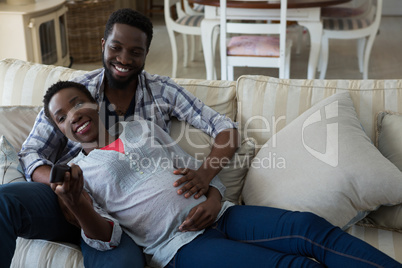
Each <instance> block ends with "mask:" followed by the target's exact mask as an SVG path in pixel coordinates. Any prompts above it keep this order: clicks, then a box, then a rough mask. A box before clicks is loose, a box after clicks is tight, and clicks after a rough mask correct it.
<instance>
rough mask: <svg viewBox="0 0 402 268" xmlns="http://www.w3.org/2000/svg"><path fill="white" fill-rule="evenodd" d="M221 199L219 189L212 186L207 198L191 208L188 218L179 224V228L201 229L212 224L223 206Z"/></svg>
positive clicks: (184, 230) (187, 229) (188, 229)
mask: <svg viewBox="0 0 402 268" xmlns="http://www.w3.org/2000/svg"><path fill="white" fill-rule="evenodd" d="M221 199H222V197H221V195H220V193H219V191H218V190H217V189H216V188H214V187H210V190H209V192H208V196H207V200H206V201H204V202H202V203H201V204H199V205H197V206H195V207H193V208H192V209H191V210H190V213H189V214H188V216H187V218H186V219H185V220H184V222H183V223H182V224H181V225H180V226H179V230H180V231H182V232H187V231H199V230H203V229H205V228H207V227H209V226H210V225H212V224H213V223H214V222H215V220H216V218H217V217H218V214H219V211H220V210H221V208H222V205H221Z"/></svg>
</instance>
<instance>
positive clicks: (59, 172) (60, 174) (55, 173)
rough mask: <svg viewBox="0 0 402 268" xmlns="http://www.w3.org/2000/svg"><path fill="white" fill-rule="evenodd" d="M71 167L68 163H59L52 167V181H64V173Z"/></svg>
mask: <svg viewBox="0 0 402 268" xmlns="http://www.w3.org/2000/svg"><path fill="white" fill-rule="evenodd" d="M70 170H71V168H70V166H68V165H64V164H63V165H61V164H57V165H54V166H53V167H52V170H51V171H50V183H60V182H63V181H64V174H66V172H67V171H70Z"/></svg>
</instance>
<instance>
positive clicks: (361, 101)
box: [236, 75, 402, 151]
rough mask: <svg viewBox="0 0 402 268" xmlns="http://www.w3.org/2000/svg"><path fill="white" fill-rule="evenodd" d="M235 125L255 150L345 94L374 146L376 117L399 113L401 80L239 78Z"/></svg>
mask: <svg viewBox="0 0 402 268" xmlns="http://www.w3.org/2000/svg"><path fill="white" fill-rule="evenodd" d="M237 82H238V84H237V89H236V90H237V98H238V101H239V107H238V114H237V116H236V121H238V122H239V123H240V129H241V132H242V135H243V136H244V137H245V138H246V137H250V138H254V139H255V140H256V150H257V151H258V150H259V148H261V146H262V145H263V144H265V143H266V142H267V141H268V139H269V138H270V137H272V135H273V134H275V133H276V132H278V131H279V130H281V129H282V128H284V127H285V126H286V125H287V124H289V123H290V122H292V121H293V120H294V119H295V118H296V117H298V116H299V115H300V114H302V113H303V112H304V111H306V110H307V109H308V108H310V107H311V106H312V105H314V104H316V103H318V102H319V101H320V100H322V99H324V98H326V97H328V96H330V95H332V94H334V93H337V92H346V91H349V93H350V95H351V97H352V100H353V104H354V107H355V109H356V112H357V116H358V118H359V121H360V122H361V124H362V126H363V128H364V130H365V131H366V133H367V135H368V136H369V138H370V139H371V140H372V141H373V142H374V139H375V122H376V115H377V113H378V112H380V111H384V110H391V111H396V112H400V113H401V112H402V105H401V104H400V100H401V98H402V80H305V79H304V80H302V79H300V80H299V79H278V78H273V77H267V76H251V75H247V76H241V77H240V78H239V79H238V80H237Z"/></svg>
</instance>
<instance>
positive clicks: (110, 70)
mask: <svg viewBox="0 0 402 268" xmlns="http://www.w3.org/2000/svg"><path fill="white" fill-rule="evenodd" d="M147 54H148V50H147V36H146V34H145V33H144V32H143V31H141V30H140V29H138V28H136V27H132V26H129V25H126V24H120V23H116V24H115V25H114V26H113V30H112V32H111V33H110V35H109V36H108V37H107V40H104V39H102V56H103V66H104V67H105V73H106V77H107V80H108V83H109V86H110V87H111V88H119V89H124V88H126V87H128V86H132V85H131V83H133V82H135V81H136V79H137V77H138V74H140V73H141V72H142V70H143V69H144V65H145V59H146V56H147Z"/></svg>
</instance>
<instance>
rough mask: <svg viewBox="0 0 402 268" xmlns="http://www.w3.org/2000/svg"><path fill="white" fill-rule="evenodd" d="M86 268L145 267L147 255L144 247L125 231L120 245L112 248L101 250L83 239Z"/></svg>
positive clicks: (82, 246) (82, 248) (82, 245)
mask: <svg viewBox="0 0 402 268" xmlns="http://www.w3.org/2000/svg"><path fill="white" fill-rule="evenodd" d="M81 250H82V254H83V256H84V266H85V268H110V267H113V268H127V267H130V268H137V267H138V268H143V267H144V266H145V257H144V254H143V253H142V249H141V248H140V247H139V246H138V245H137V244H136V243H135V242H134V241H133V240H132V239H131V238H130V237H129V236H128V235H127V234H126V233H124V232H123V234H122V236H121V241H120V244H119V246H117V247H116V248H114V249H112V250H107V251H99V250H96V249H94V248H92V247H90V246H88V245H87V244H86V243H85V242H84V240H83V239H81Z"/></svg>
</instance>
